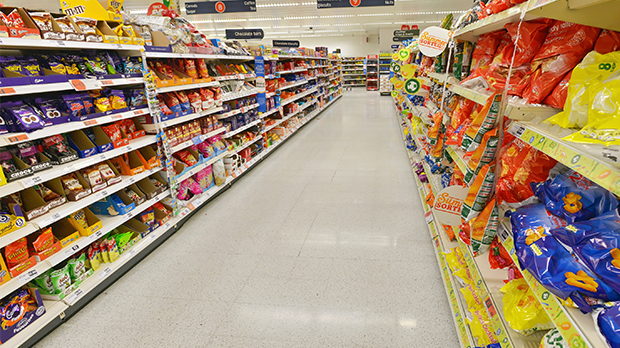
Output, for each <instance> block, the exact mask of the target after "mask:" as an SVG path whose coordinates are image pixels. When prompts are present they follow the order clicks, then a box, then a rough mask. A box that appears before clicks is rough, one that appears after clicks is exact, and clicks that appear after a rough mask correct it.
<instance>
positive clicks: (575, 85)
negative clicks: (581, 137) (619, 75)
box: [547, 51, 620, 128]
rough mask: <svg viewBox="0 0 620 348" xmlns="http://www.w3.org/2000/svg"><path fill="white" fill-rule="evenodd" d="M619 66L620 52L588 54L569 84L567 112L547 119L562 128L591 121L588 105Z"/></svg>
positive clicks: (565, 107)
mask: <svg viewBox="0 0 620 348" xmlns="http://www.w3.org/2000/svg"><path fill="white" fill-rule="evenodd" d="M619 68H620V51H616V52H611V53H607V54H599V53H597V52H596V51H592V52H590V53H588V54H587V55H586V56H585V58H583V60H582V61H581V63H579V64H578V65H577V66H576V67H575V68H574V69H573V73H572V76H571V78H570V81H569V83H568V91H567V95H566V103H565V104H564V111H563V112H561V113H559V114H557V115H555V116H553V117H551V118H549V119H548V120H547V122H549V123H551V124H556V125H558V126H560V127H563V128H582V127H585V126H586V124H587V123H590V122H592V121H588V118H589V116H588V107H589V105H590V103H591V102H592V97H593V96H594V95H596V94H597V93H598V91H599V90H600V88H601V87H602V84H603V83H605V81H607V80H608V79H609V78H610V76H612V74H614V73H616V72H617V71H618V69H619Z"/></svg>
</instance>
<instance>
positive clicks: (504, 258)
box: [489, 237, 514, 269]
mask: <svg viewBox="0 0 620 348" xmlns="http://www.w3.org/2000/svg"><path fill="white" fill-rule="evenodd" d="M489 264H490V265H491V268H492V269H503V268H506V267H508V266H510V265H512V264H514V262H513V261H512V258H510V254H509V253H508V250H506V248H504V246H503V245H502V244H501V243H500V242H499V240H498V239H497V237H495V238H494V239H493V241H492V242H491V246H490V247H489Z"/></svg>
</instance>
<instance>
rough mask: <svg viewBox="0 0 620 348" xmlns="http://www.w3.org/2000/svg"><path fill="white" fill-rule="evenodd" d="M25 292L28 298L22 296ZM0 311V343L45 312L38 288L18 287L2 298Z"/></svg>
mask: <svg viewBox="0 0 620 348" xmlns="http://www.w3.org/2000/svg"><path fill="white" fill-rule="evenodd" d="M25 294H28V295H29V296H28V297H30V298H27V297H26V296H24V295H25ZM0 311H2V313H3V315H2V319H1V321H0V322H1V325H0V343H5V342H6V341H8V340H9V339H10V338H11V337H13V336H15V335H16V334H17V333H19V332H21V331H22V330H23V329H24V328H25V327H27V326H28V325H30V324H32V323H33V322H34V321H36V320H37V319H39V318H40V317H42V316H43V315H44V314H45V305H44V304H43V299H41V294H39V290H38V289H34V288H31V289H27V290H24V289H20V290H18V291H17V292H13V293H12V294H11V295H10V296H7V297H6V298H5V299H4V301H3V303H2V305H1V306H0Z"/></svg>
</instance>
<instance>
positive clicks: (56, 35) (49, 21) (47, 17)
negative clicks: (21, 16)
mask: <svg viewBox="0 0 620 348" xmlns="http://www.w3.org/2000/svg"><path fill="white" fill-rule="evenodd" d="M28 15H29V16H30V18H31V19H32V21H33V22H34V23H35V25H36V26H37V28H39V32H40V33H41V38H42V39H44V40H65V39H66V35H65V33H64V32H63V31H62V29H60V26H58V23H56V21H55V20H54V17H53V16H52V15H51V14H50V13H46V12H38V11H32V10H28ZM36 19H38V21H37V20H36Z"/></svg>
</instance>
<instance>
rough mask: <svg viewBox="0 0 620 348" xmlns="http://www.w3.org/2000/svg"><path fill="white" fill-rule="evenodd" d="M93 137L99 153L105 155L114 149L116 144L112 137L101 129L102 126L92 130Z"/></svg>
mask: <svg viewBox="0 0 620 348" xmlns="http://www.w3.org/2000/svg"><path fill="white" fill-rule="evenodd" d="M92 132H93V135H94V137H95V141H94V143H95V145H96V146H97V151H98V152H99V153H104V152H106V151H110V150H112V149H114V144H113V143H112V140H110V137H108V135H107V134H105V132H104V131H103V129H101V127H100V126H96V127H93V128H92Z"/></svg>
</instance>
